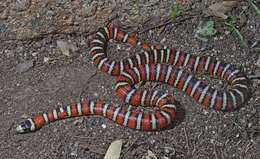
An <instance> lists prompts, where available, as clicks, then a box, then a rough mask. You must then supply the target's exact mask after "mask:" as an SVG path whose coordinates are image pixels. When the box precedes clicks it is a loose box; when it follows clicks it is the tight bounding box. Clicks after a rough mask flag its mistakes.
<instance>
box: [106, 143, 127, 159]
mask: <svg viewBox="0 0 260 159" xmlns="http://www.w3.org/2000/svg"><path fill="white" fill-rule="evenodd" d="M122 144H123V142H122V140H116V141H113V142H112V143H111V145H110V146H109V148H108V150H107V152H106V154H105V157H104V159H119V157H120V153H121V148H122Z"/></svg>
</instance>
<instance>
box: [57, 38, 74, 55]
mask: <svg viewBox="0 0 260 159" xmlns="http://www.w3.org/2000/svg"><path fill="white" fill-rule="evenodd" d="M57 47H58V48H60V50H61V52H62V54H64V55H66V56H70V55H71V52H76V51H77V50H78V48H77V47H76V46H75V45H73V44H72V43H68V42H65V41H61V40H57ZM70 51H71V52H70Z"/></svg>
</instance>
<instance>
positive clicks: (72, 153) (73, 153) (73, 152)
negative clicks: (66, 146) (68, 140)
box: [70, 151, 78, 157]
mask: <svg viewBox="0 0 260 159" xmlns="http://www.w3.org/2000/svg"><path fill="white" fill-rule="evenodd" d="M70 155H71V156H75V157H77V156H78V154H77V153H76V152H75V151H72V152H71V153H70Z"/></svg>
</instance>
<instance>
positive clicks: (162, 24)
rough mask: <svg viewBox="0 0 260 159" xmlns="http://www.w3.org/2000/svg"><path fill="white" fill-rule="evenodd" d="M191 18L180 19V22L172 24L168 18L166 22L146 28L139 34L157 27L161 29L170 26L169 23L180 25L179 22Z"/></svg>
mask: <svg viewBox="0 0 260 159" xmlns="http://www.w3.org/2000/svg"><path fill="white" fill-rule="evenodd" d="M191 18H193V17H188V18H184V19H181V20H179V21H176V22H172V18H170V19H168V20H167V21H166V22H164V23H161V24H158V25H155V26H151V27H148V28H146V29H144V30H142V31H140V33H141V34H142V33H144V32H147V31H149V30H151V29H155V28H158V27H161V26H164V25H168V24H171V23H174V24H180V23H181V22H183V21H185V20H188V19H191Z"/></svg>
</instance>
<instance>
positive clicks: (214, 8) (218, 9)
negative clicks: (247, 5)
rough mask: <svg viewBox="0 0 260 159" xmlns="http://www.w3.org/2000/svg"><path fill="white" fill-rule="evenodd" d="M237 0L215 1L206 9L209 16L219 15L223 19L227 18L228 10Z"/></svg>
mask: <svg viewBox="0 0 260 159" xmlns="http://www.w3.org/2000/svg"><path fill="white" fill-rule="evenodd" d="M236 4H237V1H223V2H219V3H214V4H212V5H211V6H209V8H208V9H207V10H206V11H205V13H206V14H207V15H208V16H217V17H220V18H223V19H227V18H228V16H227V15H225V13H226V12H228V11H230V10H231V9H232V8H233V7H234V6H235V5H236Z"/></svg>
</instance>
